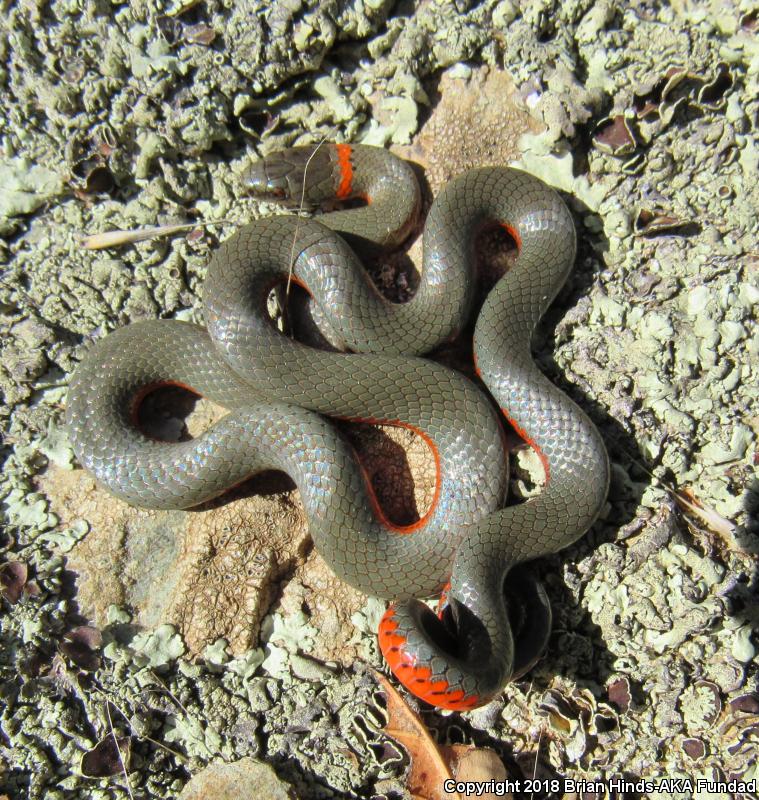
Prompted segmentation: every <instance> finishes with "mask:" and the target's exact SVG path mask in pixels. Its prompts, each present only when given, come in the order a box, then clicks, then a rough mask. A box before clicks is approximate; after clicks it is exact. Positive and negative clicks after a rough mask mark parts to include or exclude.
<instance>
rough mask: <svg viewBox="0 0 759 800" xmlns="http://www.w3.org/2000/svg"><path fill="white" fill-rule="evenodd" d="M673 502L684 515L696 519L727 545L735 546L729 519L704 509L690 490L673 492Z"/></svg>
mask: <svg viewBox="0 0 759 800" xmlns="http://www.w3.org/2000/svg"><path fill="white" fill-rule="evenodd" d="M675 502H676V503H677V505H678V506H680V508H681V509H682V510H683V511H685V512H686V513H690V514H693V515H694V516H695V517H698V519H699V520H701V522H702V523H703V524H704V525H706V526H707V528H709V530H710V531H711V532H712V533H716V534H717V535H718V536H721V537H722V538H723V539H724V540H725V542H726V543H727V544H728V545H732V544H735V538H734V537H735V526H734V525H733V523H732V522H730V520H729V519H725V518H724V517H723V516H720V515H719V514H718V513H717V512H716V511H714V510H713V509H711V508H707V507H705V506H704V504H703V503H702V502H701V501H700V500H699V499H698V498H697V497H695V495H694V494H693V492H691V490H690V489H680V490H679V491H677V492H675Z"/></svg>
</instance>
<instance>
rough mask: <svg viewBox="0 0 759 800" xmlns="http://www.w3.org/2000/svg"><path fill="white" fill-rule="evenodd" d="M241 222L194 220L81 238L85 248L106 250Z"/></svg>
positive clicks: (105, 232)
mask: <svg viewBox="0 0 759 800" xmlns="http://www.w3.org/2000/svg"><path fill="white" fill-rule="evenodd" d="M228 223H231V224H233V225H237V224H239V223H237V222H235V221H234V220H228V219H215V220H212V221H210V222H193V223H192V224H188V225H158V226H156V227H154V228H142V229H139V230H118V231H104V232H103V233H94V234H92V235H91V236H84V237H83V238H82V239H81V244H82V247H84V249H85V250H104V249H105V248H108V247H121V245H124V244H133V243H134V242H144V241H145V240H146V239H154V238H156V237H158V236H173V235H174V234H175V233H182V232H183V231H191V230H193V229H194V228H204V227H206V226H207V225H224V224H228Z"/></svg>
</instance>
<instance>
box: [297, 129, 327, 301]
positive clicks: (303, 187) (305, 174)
mask: <svg viewBox="0 0 759 800" xmlns="http://www.w3.org/2000/svg"><path fill="white" fill-rule="evenodd" d="M334 131H335V129H334V128H333V129H332V130H330V131H329V133H325V134H324V136H323V137H322V138H321V140H320V141H319V143H318V144H317V145H316V147H315V148H314V152H313V153H311V155H310V156H309V157H308V161H306V166H305V169H304V170H303V183H302V184H301V192H300V202H299V203H298V212H299V214H302V213H303V211H304V210H305V205H306V183H307V177H308V168H309V166H310V165H311V159H312V158H313V157H314V156H315V155H316V154H317V153H318V152H319V149H320V148H321V146H322V145H323V144H324V143H325V142H326V141H327V138H328V137H329V136H331V135H332V134H333V133H334ZM297 220H298V221H297V222H296V223H295V232H294V233H293V245H292V248H291V249H290V265H289V268H288V272H287V286H286V287H285V304H287V301H288V300H289V298H290V285H291V284H292V278H293V268H294V266H295V244H296V242H297V241H298V231H299V229H300V220H301V217H300V216H298V217H297Z"/></svg>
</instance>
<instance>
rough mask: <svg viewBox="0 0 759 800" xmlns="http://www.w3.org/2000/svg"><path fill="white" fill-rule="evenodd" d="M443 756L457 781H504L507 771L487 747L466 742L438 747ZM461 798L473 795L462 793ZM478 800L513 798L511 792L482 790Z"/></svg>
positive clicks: (493, 752) (506, 777)
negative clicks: (497, 792)
mask: <svg viewBox="0 0 759 800" xmlns="http://www.w3.org/2000/svg"><path fill="white" fill-rule="evenodd" d="M440 750H441V752H442V754H443V758H445V760H446V761H447V762H448V764H449V765H450V767H451V770H452V771H453V775H454V777H455V778H456V780H457V781H463V782H467V781H478V782H482V781H499V782H500V781H504V782H505V781H506V780H508V773H507V772H506V767H504V765H503V761H501V759H500V757H499V756H498V754H497V753H496V752H495V751H494V750H491V749H490V748H489V747H475V746H474V745H468V744H454V745H450V746H445V747H441V748H440ZM460 796H461V797H462V798H466V797H475V795H469V794H464V795H460ZM476 797H477V798H478V800H491V798H503V797H506V798H513V795H512V794H511V792H506V793H505V794H495V793H494V792H484V793H483V794H477V795H476Z"/></svg>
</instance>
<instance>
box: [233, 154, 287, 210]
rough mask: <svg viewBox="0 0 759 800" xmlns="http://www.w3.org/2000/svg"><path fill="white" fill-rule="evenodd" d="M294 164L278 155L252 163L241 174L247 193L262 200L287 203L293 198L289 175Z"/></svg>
mask: <svg viewBox="0 0 759 800" xmlns="http://www.w3.org/2000/svg"><path fill="white" fill-rule="evenodd" d="M291 172H292V166H291V165H290V164H288V163H287V162H285V161H283V160H282V159H278V158H276V157H272V158H264V159H261V161H256V162H255V164H251V166H249V167H248V168H247V169H246V170H245V172H243V174H242V176H241V181H242V185H243V187H244V189H245V191H246V193H247V194H250V195H252V196H253V197H257V198H259V199H260V200H273V201H275V202H278V203H286V202H288V201H290V200H292V192H291V188H290V180H289V176H290V173H291Z"/></svg>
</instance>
